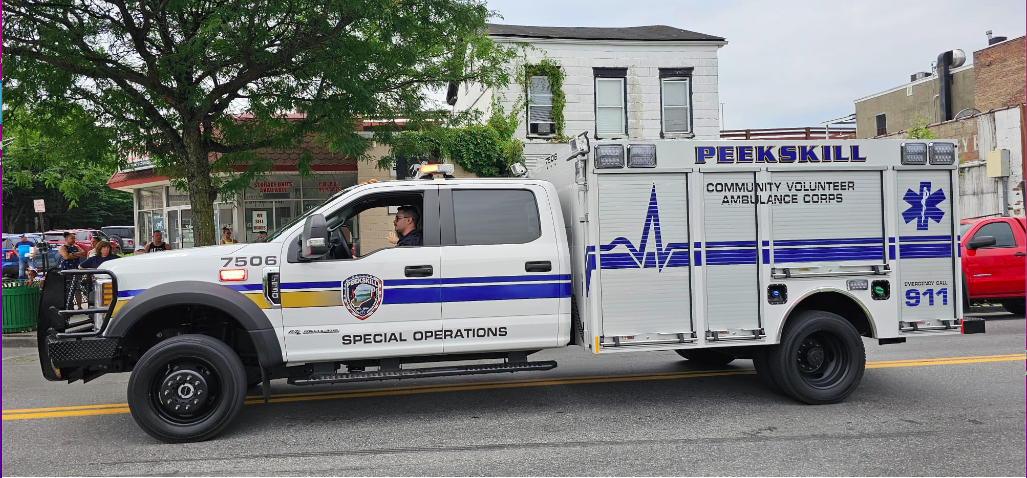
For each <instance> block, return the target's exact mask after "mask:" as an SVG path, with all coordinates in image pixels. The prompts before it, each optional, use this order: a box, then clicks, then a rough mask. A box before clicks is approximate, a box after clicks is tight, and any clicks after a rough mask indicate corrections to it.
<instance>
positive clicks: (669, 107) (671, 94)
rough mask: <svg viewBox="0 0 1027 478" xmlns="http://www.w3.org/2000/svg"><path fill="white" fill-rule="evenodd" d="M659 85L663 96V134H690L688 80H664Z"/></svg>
mask: <svg viewBox="0 0 1027 478" xmlns="http://www.w3.org/2000/svg"><path fill="white" fill-rule="evenodd" d="M660 83H661V85H660V86H661V93H662V95H663V132H664V133H691V132H692V121H691V116H692V112H691V110H692V108H691V96H692V95H691V88H690V86H691V85H690V83H691V81H690V79H689V78H664V79H662V80H660Z"/></svg>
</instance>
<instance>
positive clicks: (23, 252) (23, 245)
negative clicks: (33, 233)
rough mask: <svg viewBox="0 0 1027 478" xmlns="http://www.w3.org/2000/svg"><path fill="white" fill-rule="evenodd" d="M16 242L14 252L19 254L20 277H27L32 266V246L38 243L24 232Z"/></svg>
mask: <svg viewBox="0 0 1027 478" xmlns="http://www.w3.org/2000/svg"><path fill="white" fill-rule="evenodd" d="M18 239H19V240H18V242H16V243H15V244H14V254H15V255H17V256H18V278H19V279H27V278H28V276H27V275H26V271H28V270H29V269H31V268H32V248H33V247H35V246H36V245H35V244H34V243H33V242H32V241H30V240H28V236H26V235H25V234H22V235H21V237H20V238H18Z"/></svg>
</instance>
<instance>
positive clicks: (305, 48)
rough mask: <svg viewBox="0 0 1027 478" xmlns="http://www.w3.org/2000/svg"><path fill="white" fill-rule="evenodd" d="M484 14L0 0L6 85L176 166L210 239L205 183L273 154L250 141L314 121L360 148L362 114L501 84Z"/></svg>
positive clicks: (251, 0)
mask: <svg viewBox="0 0 1027 478" xmlns="http://www.w3.org/2000/svg"><path fill="white" fill-rule="evenodd" d="M493 15H494V14H493V12H490V11H489V10H488V9H487V8H486V7H485V5H484V4H483V3H482V2H480V1H477V0H323V1H319V2H315V1H310V0H292V1H289V2H282V1H279V0H224V1H219V2H208V1H196V0H167V1H163V2H140V1H132V0H106V1H102V0H64V1H60V2H51V1H48V0H12V1H10V2H5V4H4V22H3V36H4V47H5V48H4V49H5V51H4V53H5V56H4V60H5V61H4V63H5V64H4V67H5V70H6V71H5V73H7V78H5V80H7V81H6V82H5V84H4V88H5V94H6V95H5V96H7V98H5V99H6V100H8V103H10V104H13V105H30V104H35V103H38V102H43V101H47V100H53V99H57V98H68V99H71V100H72V101H74V102H78V103H79V104H81V105H83V106H84V107H85V109H86V111H88V112H89V113H90V114H92V115H95V116H96V117H97V118H98V119H99V121H100V122H101V124H104V125H108V126H110V127H111V128H113V129H114V130H115V131H117V132H118V135H117V137H116V139H115V141H114V145H115V147H116V148H117V150H118V151H138V152H142V153H145V154H148V155H149V156H150V158H151V160H152V161H153V162H154V164H155V165H156V167H157V169H158V171H160V172H161V173H164V174H167V175H169V176H172V177H177V178H182V184H181V186H184V187H185V188H186V189H187V190H188V191H189V195H190V201H191V204H192V210H193V217H194V220H195V221H196V227H195V230H196V244H197V245H206V244H213V243H214V242H215V237H214V231H215V227H214V224H213V221H214V218H213V200H214V198H215V197H216V195H217V194H218V193H225V192H232V191H233V190H238V189H239V188H241V187H243V186H244V185H245V184H247V183H248V182H249V180H250V179H252V177H254V176H256V175H258V174H260V173H262V172H263V171H266V170H267V169H268V167H269V166H270V164H267V162H266V161H259V160H257V156H256V155H255V154H254V152H255V151H258V150H260V149H262V148H299V147H302V140H303V139H304V138H306V137H308V136H309V135H320V136H323V137H324V138H325V139H327V140H328V141H329V145H330V147H331V148H332V149H334V150H335V151H337V152H340V153H343V154H347V155H351V156H354V157H359V158H363V157H365V154H366V151H367V148H368V146H369V143H370V140H369V139H367V138H364V137H362V136H360V135H358V134H357V131H356V129H357V124H358V122H357V120H358V118H398V117H405V118H410V119H411V120H412V124H417V122H418V120H419V119H420V118H422V117H423V115H424V111H425V110H426V109H428V108H426V105H427V104H429V91H430V90H431V89H434V88H442V87H444V86H445V85H447V84H448V83H449V82H451V81H456V82H460V81H473V82H476V83H480V84H483V85H486V86H491V85H500V84H505V83H506V82H508V81H509V78H508V74H507V72H506V71H505V70H504V68H503V64H504V63H505V62H506V61H507V60H508V59H509V58H511V57H512V53H510V52H509V51H508V50H507V49H505V48H502V47H500V46H497V45H495V44H493V43H492V42H491V41H490V40H489V39H488V37H487V34H486V26H485V22H486V21H487V19H489V18H490V17H492V16H493ZM308 161H309V154H308V155H305V158H304V159H302V160H301V165H300V170H301V172H303V171H308V168H307V162H308ZM239 164H246V165H248V167H247V169H246V172H245V173H242V174H241V175H232V174H231V171H232V170H233V166H235V165H239Z"/></svg>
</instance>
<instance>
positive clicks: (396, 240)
mask: <svg viewBox="0 0 1027 478" xmlns="http://www.w3.org/2000/svg"><path fill="white" fill-rule="evenodd" d="M392 225H393V227H395V228H396V230H395V231H393V232H390V233H389V242H391V243H393V244H395V245H396V246H398V247H404V246H420V245H421V230H420V229H418V228H417V209H414V207H413V206H400V208H399V209H398V210H397V212H396V217H395V218H394V219H393V220H392Z"/></svg>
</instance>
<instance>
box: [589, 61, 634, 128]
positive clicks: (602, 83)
mask: <svg viewBox="0 0 1027 478" xmlns="http://www.w3.org/2000/svg"><path fill="white" fill-rule="evenodd" d="M627 71H628V70H627V68H593V72H594V74H595V82H596V83H595V91H596V136H618V135H619V136H624V135H627V133H628V128H627V123H628V111H627V106H626V103H627V89H626V86H627V85H626V81H625V80H626V77H627Z"/></svg>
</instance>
